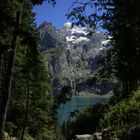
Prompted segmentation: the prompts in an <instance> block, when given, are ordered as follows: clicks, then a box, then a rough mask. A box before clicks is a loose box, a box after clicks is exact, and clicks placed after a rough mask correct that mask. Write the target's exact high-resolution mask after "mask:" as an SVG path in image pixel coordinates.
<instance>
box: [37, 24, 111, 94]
mask: <svg viewBox="0 0 140 140" xmlns="http://www.w3.org/2000/svg"><path fill="white" fill-rule="evenodd" d="M38 31H39V36H40V51H41V52H42V54H43V57H44V62H45V63H46V66H47V69H48V72H49V76H50V77H51V79H52V83H53V87H54V94H56V93H59V91H61V88H62V87H63V86H70V87H72V89H74V91H73V92H77V93H78V94H80V93H82V92H83V91H87V90H88V92H90V93H98V94H105V93H107V92H109V91H110V90H111V89H112V83H111V82H103V83H100V84H96V85H94V86H92V87H91V88H90V89H89V86H88V85H87V79H89V78H90V77H92V75H93V74H94V73H95V72H97V71H98V69H99V68H100V67H101V66H100V65H99V64H98V61H99V60H100V59H101V58H102V57H103V56H104V55H105V53H106V51H107V50H108V49H109V48H110V45H109V40H110V37H108V36H107V35H106V34H104V33H102V32H100V31H98V30H93V29H91V28H88V27H78V26H73V25H72V23H70V22H67V23H65V24H64V26H63V28H62V29H60V30H58V29H56V28H55V27H54V26H53V25H52V24H51V23H47V22H44V23H42V24H41V25H40V26H39V27H38Z"/></svg>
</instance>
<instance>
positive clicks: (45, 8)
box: [33, 0, 73, 29]
mask: <svg viewBox="0 0 140 140" xmlns="http://www.w3.org/2000/svg"><path fill="white" fill-rule="evenodd" d="M72 1H73V0H56V2H57V4H56V5H55V7H52V6H51V5H49V4H48V3H47V2H44V3H43V5H40V6H35V7H34V9H33V11H34V12H35V13H36V23H37V26H38V25H40V24H41V23H42V22H43V21H47V22H51V23H52V24H53V25H55V27H56V28H58V29H60V28H61V27H62V26H63V25H64V23H66V22H67V21H70V20H68V19H67V18H66V16H65V14H66V13H67V12H68V9H69V8H70V6H71V5H72Z"/></svg>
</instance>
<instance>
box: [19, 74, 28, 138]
mask: <svg viewBox="0 0 140 140" xmlns="http://www.w3.org/2000/svg"><path fill="white" fill-rule="evenodd" d="M29 97H30V80H29V76H28V80H27V99H26V112H25V119H24V124H23V129H22V132H21V136H20V140H23V138H24V133H25V128H26V124H27V120H28V112H29Z"/></svg>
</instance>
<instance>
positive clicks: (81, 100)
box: [57, 96, 108, 124]
mask: <svg viewBox="0 0 140 140" xmlns="http://www.w3.org/2000/svg"><path fill="white" fill-rule="evenodd" d="M107 101H108V98H107V97H104V96H86V97H85V96H73V97H72V98H71V100H70V101H67V102H66V104H61V105H60V107H59V109H58V114H57V117H58V122H59V123H60V124H62V123H63V122H64V120H67V119H68V116H69V115H70V113H71V112H73V111H74V110H75V109H78V110H79V111H82V110H83V109H84V108H85V107H87V106H89V105H94V104H96V103H106V102H107Z"/></svg>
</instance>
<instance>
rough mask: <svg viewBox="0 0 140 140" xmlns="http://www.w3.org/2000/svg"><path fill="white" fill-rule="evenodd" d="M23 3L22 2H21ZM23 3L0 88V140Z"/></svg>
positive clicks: (8, 97) (17, 16)
mask: <svg viewBox="0 0 140 140" xmlns="http://www.w3.org/2000/svg"><path fill="white" fill-rule="evenodd" d="M23 2H24V0H23ZM23 2H22V6H21V9H20V11H19V12H17V14H16V25H15V30H14V33H13V39H12V42H11V47H10V49H9V50H8V52H7V54H9V55H8V62H7V73H6V76H5V78H4V79H2V81H3V83H4V86H3V87H1V94H2V101H1V107H0V140H3V132H4V127H5V121H6V115H7V110H8V104H9V99H10V94H11V87H12V80H13V72H14V64H15V57H16V50H17V46H18V31H19V27H20V24H21V15H22V11H23Z"/></svg>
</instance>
